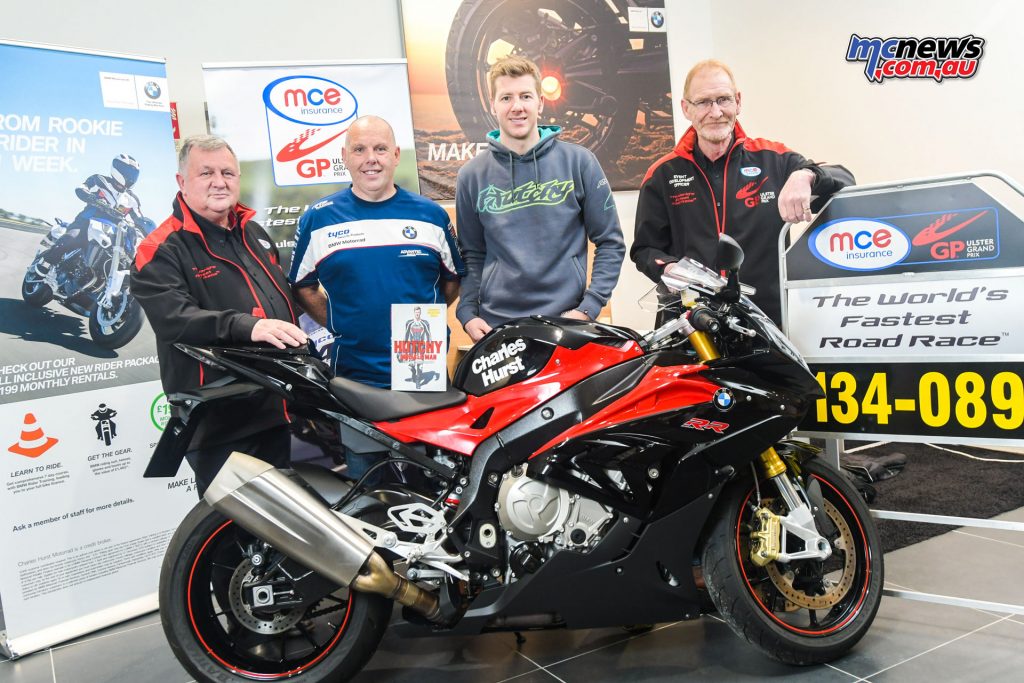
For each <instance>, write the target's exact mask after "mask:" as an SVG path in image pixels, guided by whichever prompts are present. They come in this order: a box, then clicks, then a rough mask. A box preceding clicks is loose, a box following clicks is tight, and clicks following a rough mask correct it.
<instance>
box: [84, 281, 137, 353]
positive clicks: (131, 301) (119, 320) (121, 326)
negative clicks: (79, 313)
mask: <svg viewBox="0 0 1024 683" xmlns="http://www.w3.org/2000/svg"><path fill="white" fill-rule="evenodd" d="M119 296H127V297H128V303H127V304H126V305H125V307H124V310H123V311H122V312H121V314H120V315H118V316H116V317H115V318H113V319H110V320H108V319H107V317H108V316H110V311H108V310H106V309H104V308H103V307H102V306H100V305H99V304H97V305H96V307H95V308H93V309H92V313H91V314H90V315H89V336H90V337H92V340H93V341H94V342H96V343H97V344H99V345H100V346H102V347H103V348H105V349H119V348H121V347H122V346H124V345H125V344H127V343H128V342H130V341H131V340H132V339H134V338H135V335H137V334H138V333H139V330H141V329H142V318H143V316H142V307H141V306H139V302H138V301H136V300H135V298H134V297H132V296H131V295H128V294H121V295H119Z"/></svg>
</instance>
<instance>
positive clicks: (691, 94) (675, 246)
mask: <svg viewBox="0 0 1024 683" xmlns="http://www.w3.org/2000/svg"><path fill="white" fill-rule="evenodd" d="M741 98H742V95H741V93H740V92H739V91H737V89H736V81H735V79H734V78H733V75H732V71H731V70H730V69H729V67H728V66H726V65H725V64H723V63H722V62H719V61H717V60H706V61H703V62H700V63H698V64H697V65H695V66H694V67H693V68H692V69H690V72H689V73H688V74H687V76H686V83H685V85H684V88H683V101H682V107H683V114H684V115H685V116H686V118H687V120H688V121H690V123H691V124H692V126H691V127H690V129H689V130H687V131H686V133H685V134H684V135H683V137H682V138H680V140H679V142H678V144H677V145H676V147H675V149H674V150H673V151H672V152H671V153H670V154H666V155H665V156H663V157H662V158H661V159H658V160H657V161H656V162H654V164H653V165H652V166H651V167H650V169H649V170H648V171H647V175H646V176H645V177H644V181H643V184H642V185H641V186H640V198H639V203H638V204H637V210H636V225H635V233H634V238H633V246H632V248H631V249H630V252H629V256H630V258H631V259H633V262H634V263H636V266H637V268H638V269H639V270H640V272H642V273H643V274H644V275H646V276H647V277H649V278H651V279H652V280H654V281H655V282H660V281H661V273H662V270H663V269H664V267H665V266H666V265H667V264H669V263H673V262H675V261H678V260H679V259H680V258H681V257H684V256H688V257H690V258H693V259H695V260H697V261H700V262H701V263H703V264H705V265H707V266H708V267H710V268H713V267H714V264H715V253H716V250H717V246H718V236H719V235H720V234H722V233H726V234H728V235H730V236H731V237H733V238H735V239H736V241H738V242H739V243H740V246H742V247H743V250H744V252H745V253H746V260H745V261H744V264H743V266H744V267H743V268H742V270H741V272H740V276H741V279H742V281H743V282H745V283H747V284H750V285H753V286H754V287H756V288H757V294H756V295H755V296H753V297H752V298H753V300H754V303H756V304H757V305H758V306H759V307H760V308H761V309H762V310H763V311H764V312H765V313H766V314H768V315H769V316H770V317H771V318H772V319H773V320H775V321H776V322H781V320H780V319H781V315H782V313H781V311H782V309H781V304H780V302H779V251H778V242H779V232H780V231H781V230H782V226H783V223H787V222H788V223H797V222H801V221H806V220H809V219H810V218H811V213H812V211H813V212H817V211H819V210H820V209H821V207H822V206H824V204H825V202H826V201H827V200H828V199H829V197H831V196H832V195H833V194H835V193H836V192H837V191H839V190H840V189H842V188H843V187H846V186H847V185H851V184H853V182H854V179H853V175H852V174H851V173H850V172H849V171H848V170H846V169H845V168H843V167H842V166H822V165H818V164H815V163H814V162H812V161H809V160H807V159H805V158H804V157H803V156H801V155H800V154H797V153H796V152H794V151H792V150H790V149H788V148H787V147H786V146H785V145H783V144H781V143H778V142H772V141H770V140H764V139H761V138H748V137H747V135H746V133H744V131H743V128H741V127H740V124H739V122H737V120H736V117H737V116H739V113H740V108H741ZM812 195H813V196H815V197H816V198H815V199H814V201H813V203H812V201H811V200H812ZM660 323H661V317H659V324H660Z"/></svg>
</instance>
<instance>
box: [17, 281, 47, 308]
mask: <svg viewBox="0 0 1024 683" xmlns="http://www.w3.org/2000/svg"><path fill="white" fill-rule="evenodd" d="M21 298H22V299H24V300H25V303H27V304H28V305H29V306H33V307H35V308H42V307H43V306H45V305H46V304H48V303H50V302H51V301H53V290H52V289H50V285H48V284H46V283H44V282H42V281H40V280H33V281H29V279H28V275H26V276H25V279H23V280H22V281H21Z"/></svg>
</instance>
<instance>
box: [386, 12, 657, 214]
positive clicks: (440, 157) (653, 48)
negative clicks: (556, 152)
mask: <svg viewBox="0 0 1024 683" xmlns="http://www.w3.org/2000/svg"><path fill="white" fill-rule="evenodd" d="M664 5H665V3H664V0H437V1H436V2H429V3H424V2H413V1H410V0H405V1H404V2H402V24H403V27H404V32H405V51H406V57H407V59H408V60H409V81H410V88H411V91H412V112H413V122H414V124H415V127H416V155H417V157H418V159H419V172H420V183H421V185H422V187H423V194H425V195H426V196H428V197H430V198H432V199H439V200H442V199H454V198H455V176H456V174H457V173H458V170H459V168H460V167H461V166H462V164H463V163H465V162H467V161H469V160H470V159H472V158H473V157H474V156H475V155H476V154H478V153H479V152H480V151H482V150H485V149H486V148H487V142H486V136H487V133H488V132H490V131H492V130H495V129H496V128H497V127H498V126H497V121H496V119H495V118H494V116H493V115H492V114H491V106H490V97H489V93H488V84H487V70H488V68H489V67H490V65H491V64H493V63H494V62H495V61H496V60H498V59H499V58H501V57H503V56H505V55H509V54H515V55H522V56H524V57H528V58H529V59H532V60H533V61H534V62H536V63H537V65H538V67H539V68H540V70H541V78H542V81H541V90H542V92H541V95H542V96H543V97H544V99H545V105H544V111H543V113H542V114H541V117H540V121H539V123H540V125H556V126H560V127H561V128H562V139H563V140H568V141H571V142H576V143H578V144H580V145H583V146H584V147H586V148H587V149H589V150H590V151H592V152H593V153H594V154H595V155H597V158H598V160H599V161H600V162H601V166H602V168H603V169H604V172H605V175H607V176H608V180H609V181H610V182H611V184H612V188H613V189H615V190H635V189H637V188H638V187H639V186H640V181H641V180H642V179H643V175H644V173H645V172H646V171H647V168H648V166H650V164H651V162H652V161H653V160H655V159H657V158H658V157H660V156H662V155H663V154H666V153H667V152H669V151H670V150H671V149H672V147H673V145H674V142H675V141H674V138H673V135H674V133H673V128H672V102H671V92H670V90H671V86H670V83H669V66H668V46H667V42H666V36H667V34H666V32H665V13H664Z"/></svg>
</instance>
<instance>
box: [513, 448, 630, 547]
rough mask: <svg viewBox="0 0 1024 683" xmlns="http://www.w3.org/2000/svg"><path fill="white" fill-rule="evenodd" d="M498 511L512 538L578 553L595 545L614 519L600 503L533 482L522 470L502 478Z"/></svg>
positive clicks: (539, 482)
mask: <svg viewBox="0 0 1024 683" xmlns="http://www.w3.org/2000/svg"><path fill="white" fill-rule="evenodd" d="M497 508H498V519H499V520H500V522H501V526H502V528H504V530H505V531H506V532H508V533H509V535H511V536H512V538H514V539H516V540H519V541H534V542H538V543H553V544H554V545H555V546H558V547H562V548H571V549H577V550H578V549H584V548H587V547H589V546H590V545H592V544H593V543H594V542H596V541H597V540H598V539H599V538H600V533H601V531H602V529H603V528H604V526H605V525H606V524H607V522H608V521H609V520H611V519H612V516H613V515H612V511H611V509H610V508H607V507H605V506H604V505H601V504H600V503H596V502H594V501H592V500H589V499H587V498H583V497H581V496H579V495H578V494H573V493H569V492H568V491H566V490H565V489H562V488H558V487H557V486H552V485H551V484H546V483H544V482H542V481H537V480H536V479H531V478H530V477H528V476H527V475H526V468H525V467H522V466H520V467H516V468H513V469H512V470H511V471H509V472H506V473H505V474H504V475H503V476H502V481H501V488H500V489H499V490H498V502H497Z"/></svg>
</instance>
